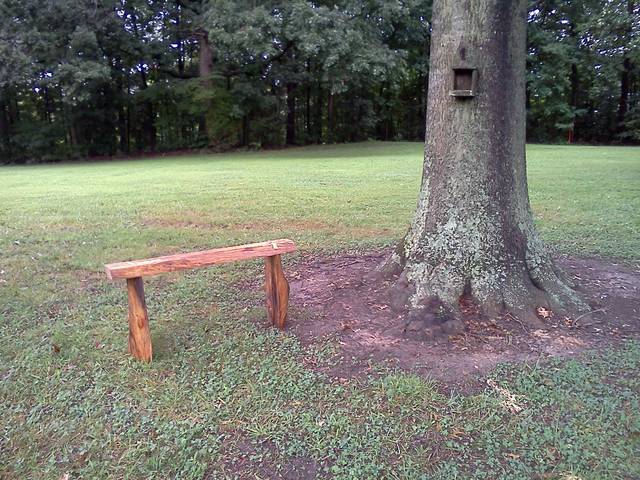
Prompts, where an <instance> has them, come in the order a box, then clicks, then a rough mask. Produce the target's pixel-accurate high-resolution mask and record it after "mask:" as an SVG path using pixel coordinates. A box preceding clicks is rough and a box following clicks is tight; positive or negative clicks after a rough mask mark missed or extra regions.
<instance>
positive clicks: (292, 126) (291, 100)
mask: <svg viewBox="0 0 640 480" xmlns="http://www.w3.org/2000/svg"><path fill="white" fill-rule="evenodd" d="M295 91H296V84H295V83H292V82H289V83H287V138H286V143H287V145H295V143H296V95H295Z"/></svg>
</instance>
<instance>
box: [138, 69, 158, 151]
mask: <svg viewBox="0 0 640 480" xmlns="http://www.w3.org/2000/svg"><path fill="white" fill-rule="evenodd" d="M140 79H141V87H140V88H141V89H142V90H146V89H147V88H148V87H149V84H148V82H147V72H146V69H145V66H144V65H143V64H142V63H141V64H140ZM143 111H144V115H143V121H142V132H143V137H144V145H145V147H148V148H149V149H150V150H152V151H153V150H155V149H156V122H155V111H154V108H153V103H152V102H151V100H145V101H144V103H143Z"/></svg>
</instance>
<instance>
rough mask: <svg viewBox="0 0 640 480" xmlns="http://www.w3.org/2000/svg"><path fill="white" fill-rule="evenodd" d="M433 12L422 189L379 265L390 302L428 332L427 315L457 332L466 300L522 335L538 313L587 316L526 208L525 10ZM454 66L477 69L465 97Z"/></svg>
mask: <svg viewBox="0 0 640 480" xmlns="http://www.w3.org/2000/svg"><path fill="white" fill-rule="evenodd" d="M433 12H434V13H433V19H434V20H433V35H432V42H431V64H430V75H429V96H428V106H427V122H426V123H427V125H426V144H425V156H424V171H423V178H422V186H421V191H420V196H419V200H418V206H417V209H416V213H415V217H414V220H413V223H412V225H411V228H410V229H409V231H408V233H407V235H406V236H405V238H404V239H403V241H402V242H401V244H400V245H399V246H398V248H397V249H396V252H395V253H394V254H393V255H392V256H391V258H390V259H389V260H388V261H387V263H386V264H385V265H384V267H383V268H384V270H385V271H386V272H387V273H393V274H395V275H399V277H398V279H397V282H396V286H395V288H394V289H393V291H392V294H393V303H394V304H395V305H403V304H404V305H406V306H408V307H409V308H410V312H411V313H410V318H412V319H415V320H424V321H425V322H427V323H429V322H435V321H436V320H434V318H435V317H434V315H433V310H437V311H438V312H440V313H442V312H446V313H448V315H445V316H444V318H449V320H448V321H447V322H450V324H449V327H450V328H453V329H459V328H462V322H461V321H460V319H459V318H460V302H461V299H464V298H467V299H470V300H472V301H474V303H476V304H477V305H478V306H479V307H481V309H482V311H483V312H484V313H485V314H486V315H489V316H497V315H501V314H505V313H510V314H512V315H515V316H517V317H518V318H519V319H520V320H521V321H522V322H525V323H528V324H530V325H536V324H539V322H540V320H539V319H538V317H537V315H536V309H537V307H545V308H552V309H553V310H562V311H576V310H585V309H587V308H588V307H587V305H586V304H584V303H583V302H582V301H581V300H580V298H579V297H578V295H577V294H576V293H575V292H574V290H573V289H572V288H571V287H570V286H569V285H568V283H567V280H566V279H565V277H564V275H563V274H562V273H561V272H560V271H559V270H558V269H557V268H556V266H555V265H554V263H553V260H552V259H551V257H550V255H549V253H548V251H547V250H546V249H545V247H544V245H543V243H542V242H541V240H540V238H539V236H538V234H537V232H536V229H535V227H534V223H533V216H532V213H531V208H530V206H529V197H528V192H527V177H526V165H525V44H526V43H525V41H526V13H527V10H526V0H513V1H507V0H483V1H480V0H478V1H476V2H472V3H471V5H469V2H459V1H457V0H436V1H435V2H434V6H433ZM460 66H467V67H475V68H477V71H476V72H477V86H476V87H477V88H476V89H475V90H474V94H475V96H474V97H471V98H460V97H454V96H452V95H451V94H450V92H451V90H454V87H453V83H454V73H453V67H460ZM462 81H465V78H463V79H462ZM459 88H460V85H458V89H459ZM438 318H439V320H438V321H441V320H442V319H441V317H438ZM447 322H445V323H447ZM451 325H453V326H451ZM449 327H448V328H447V329H445V331H449V332H450V331H451V329H450V328H449ZM443 329H444V327H443Z"/></svg>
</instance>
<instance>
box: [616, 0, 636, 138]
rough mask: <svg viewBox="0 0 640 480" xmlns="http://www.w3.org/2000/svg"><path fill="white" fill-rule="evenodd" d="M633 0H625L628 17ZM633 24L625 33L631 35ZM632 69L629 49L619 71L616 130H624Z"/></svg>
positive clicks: (632, 8)
mask: <svg viewBox="0 0 640 480" xmlns="http://www.w3.org/2000/svg"><path fill="white" fill-rule="evenodd" d="M634 7H635V5H634V2H633V0H628V1H627V13H629V18H630V19H631V18H633V10H634ZM632 28H633V26H632V25H631V23H629V27H628V28H627V35H629V38H630V37H631V33H632ZM632 70H633V64H632V62H631V58H629V51H628V50H627V51H626V52H625V57H624V60H623V62H622V72H621V73H620V100H619V101H618V131H619V132H622V131H624V120H625V117H626V116H627V111H628V110H629V90H630V89H631V71H632Z"/></svg>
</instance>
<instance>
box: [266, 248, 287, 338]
mask: <svg viewBox="0 0 640 480" xmlns="http://www.w3.org/2000/svg"><path fill="white" fill-rule="evenodd" d="M264 261H265V263H264V275H265V279H266V283H265V290H266V292H267V316H268V317H269V320H270V321H271V323H272V324H273V325H274V326H276V327H278V328H280V329H283V328H284V323H285V321H286V320H287V308H288V306H289V282H287V279H286V278H285V276H284V272H283V271H282V260H281V259H280V255H274V256H272V257H265V259H264Z"/></svg>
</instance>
